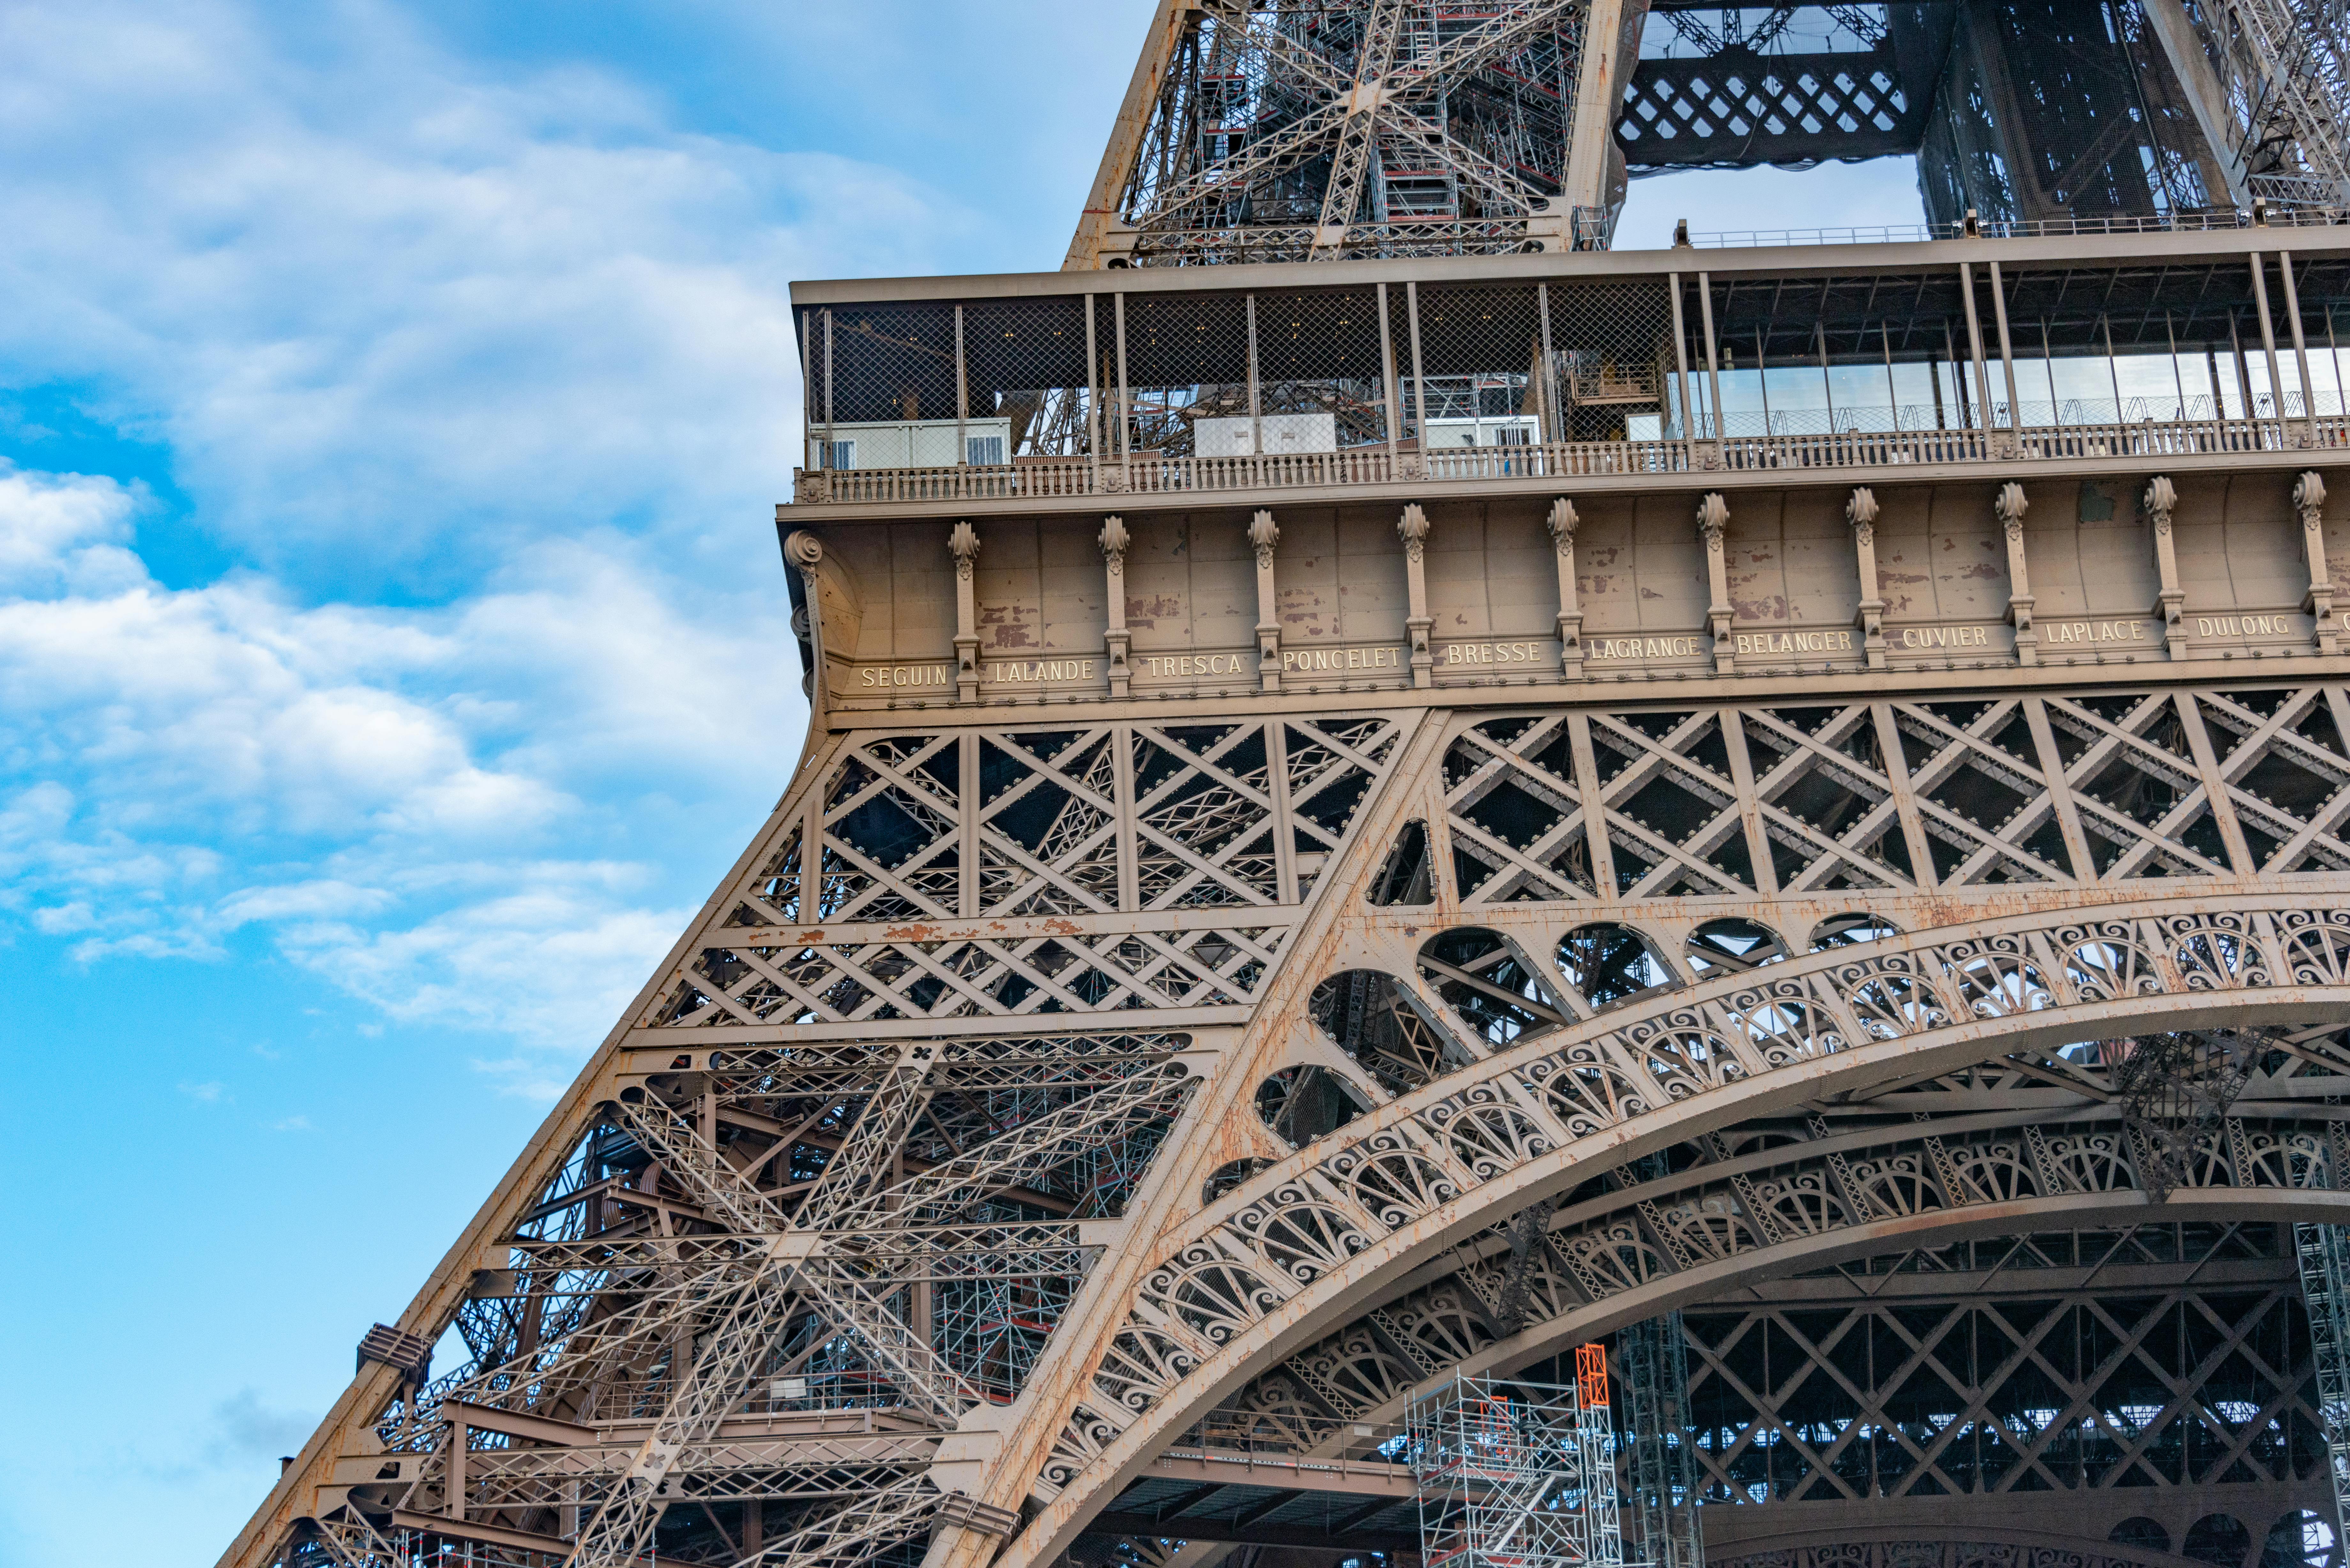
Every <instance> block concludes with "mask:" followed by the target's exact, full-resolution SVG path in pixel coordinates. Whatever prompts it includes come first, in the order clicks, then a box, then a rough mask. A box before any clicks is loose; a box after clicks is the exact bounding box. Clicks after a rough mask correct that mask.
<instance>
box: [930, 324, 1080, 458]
mask: <svg viewBox="0 0 2350 1568" xmlns="http://www.w3.org/2000/svg"><path fill="white" fill-rule="evenodd" d="M1085 300H1086V457H1087V472H1089V473H1090V474H1091V475H1092V482H1093V489H1094V491H1095V493H1100V490H1101V487H1102V483H1101V459H1102V433H1103V429H1104V427H1103V425H1102V406H1101V391H1102V389H1101V383H1102V375H1101V342H1100V337H1101V332H1100V329H1099V328H1098V327H1096V326H1095V324H1094V296H1092V295H1090V294H1089V295H1087V296H1085ZM957 371H958V373H960V371H961V367H960V366H958V367H957ZM1003 461H1004V462H1011V461H1012V454H1011V453H1010V452H1005V453H1004V454H1003Z"/></svg>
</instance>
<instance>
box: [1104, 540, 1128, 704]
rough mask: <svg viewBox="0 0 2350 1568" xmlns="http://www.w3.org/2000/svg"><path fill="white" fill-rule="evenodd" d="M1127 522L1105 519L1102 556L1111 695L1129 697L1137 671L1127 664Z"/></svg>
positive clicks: (1105, 638) (1105, 641) (1105, 637)
mask: <svg viewBox="0 0 2350 1568" xmlns="http://www.w3.org/2000/svg"><path fill="white" fill-rule="evenodd" d="M1130 542H1131V541H1130V536H1129V535H1128V533H1127V531H1126V522H1125V519H1123V518H1119V517H1106V518H1104V519H1103V520H1102V531H1101V553H1102V567H1103V571H1104V574H1105V575H1106V576H1107V578H1108V588H1107V603H1108V606H1109V626H1108V628H1107V630H1105V631H1104V632H1103V633H1102V641H1103V643H1104V644H1105V645H1106V646H1107V648H1108V649H1109V656H1108V659H1107V664H1108V668H1109V694H1110V695H1111V696H1112V697H1124V696H1126V695H1127V687H1128V682H1129V681H1130V680H1132V679H1133V672H1132V671H1131V670H1129V669H1128V666H1127V661H1126V645H1127V636H1126V546H1127V545H1128V543H1130Z"/></svg>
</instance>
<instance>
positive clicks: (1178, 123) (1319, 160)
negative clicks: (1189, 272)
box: [1066, 0, 1645, 269]
mask: <svg viewBox="0 0 2350 1568" xmlns="http://www.w3.org/2000/svg"><path fill="white" fill-rule="evenodd" d="M1626 3H1627V0H1468V3H1452V0H1440V3H1435V4H1431V3H1430V0H1305V3H1299V0H1231V3H1221V0H1159V9H1158V12H1157V14H1156V15H1155V16H1153V17H1152V19H1151V27H1150V35H1149V38H1148V40H1147V41H1146V42H1145V44H1144V46H1143V52H1142V59H1141V61H1140V63H1139V65H1138V66H1137V67H1135V73H1134V80H1133V82H1132V84H1131V85H1130V86H1129V87H1128V88H1127V95H1126V101H1125V103H1124V105H1123V106H1122V107H1121V108H1120V109H1119V112H1118V125H1117V127H1116V129H1115V130H1113V131H1112V133H1111V136H1110V142H1109V147H1108V150H1107V152H1106V154H1105V155H1104V157H1103V159H1102V165H1101V170H1100V171H1099V173H1098V174H1097V175H1096V176H1095V180H1094V188H1093V193H1092V195H1091V197H1090V198H1089V200H1088V201H1087V205H1086V213H1085V216H1084V219H1083V221H1082V222H1081V223H1079V225H1078V228H1077V234H1076V239H1075V240H1074V241H1073V242H1072V244H1070V247H1069V256H1068V261H1067V263H1066V265H1068V266H1069V267H1071V268H1073V269H1085V268H1092V267H1100V266H1116V265H1144V266H1166V265H1196V264H1206V263H1228V262H1236V261H1258V262H1268V261H1329V260H1336V259H1339V258H1342V257H1348V256H1395V255H1492V254H1507V253H1510V252H1514V251H1524V250H1564V249H1566V248H1568V247H1569V246H1570V245H1571V244H1574V243H1575V235H1576V233H1577V227H1576V225H1577V222H1578V216H1577V215H1578V213H1579V214H1580V222H1581V224H1582V233H1583V234H1584V236H1585V243H1586V244H1597V243H1599V242H1600V241H1601V240H1602V239H1603V238H1604V234H1605V223H1606V220H1607V210H1608V208H1609V207H1610V206H1611V205H1612V204H1613V201H1614V200H1615V199H1617V197H1618V196H1620V186H1621V182H1622V162H1621V160H1620V159H1615V160H1612V162H1613V171H1612V173H1611V168H1610V165H1611V158H1610V143H1609V140H1608V122H1609V110H1610V108H1611V106H1613V105H1614V104H1615V103H1616V102H1617V100H1618V99H1620V97H1621V93H1620V90H1618V88H1619V87H1620V78H1619V77H1618V75H1617V68H1616V67H1617V60H1616V57H1615V56H1616V52H1617V51H1616V49H1615V48H1614V47H1613V46H1614V45H1615V44H1616V42H1617V40H1618V39H1619V37H1620V36H1622V35H1623V34H1624V33H1625V28H1624V26H1623V21H1624V16H1625V8H1626ZM1630 3H1631V4H1633V5H1642V0H1630ZM1643 8H1645V7H1644V6H1643ZM1591 38H1597V39H1601V40H1605V41H1606V44H1607V47H1600V48H1597V49H1594V48H1590V47H1586V41H1587V40H1588V39H1591Z"/></svg>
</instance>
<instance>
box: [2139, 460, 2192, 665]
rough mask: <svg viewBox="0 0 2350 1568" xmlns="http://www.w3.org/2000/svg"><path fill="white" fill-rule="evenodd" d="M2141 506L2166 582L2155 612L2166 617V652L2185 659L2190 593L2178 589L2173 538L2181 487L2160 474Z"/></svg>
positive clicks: (2148, 484)
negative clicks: (2151, 526) (2152, 535)
mask: <svg viewBox="0 0 2350 1568" xmlns="http://www.w3.org/2000/svg"><path fill="white" fill-rule="evenodd" d="M2142 505H2143V506H2144V508H2145V511H2146V518H2147V522H2148V523H2149V524H2152V525H2153V527H2154V569H2155V573H2156V575H2157V576H2159V577H2160V578H2161V579H2162V587H2161V589H2160V591H2159V592H2158V593H2157V594H2156V595H2155V598H2154V613H2155V614H2157V615H2158V616H2160V617H2161V618H2162V651H2163V653H2164V655H2165V656H2166V657H2168V658H2170V659H2185V658H2187V657H2189V652H2188V646H2187V590H2186V589H2185V588H2182V587H2179V586H2178V546H2177V545H2176V543H2175V542H2174V541H2173V540H2172V538H2171V536H2170V514H2172V513H2173V512H2174V511H2176V510H2178V486H2177V485H2175V484H2173V483H2170V476H2169V475H2168V474H2167V473H2158V474H2156V475H2155V476H2154V477H2153V478H2152V479H2149V480H2147V482H2146V498H2145V500H2144V502H2143V503H2142Z"/></svg>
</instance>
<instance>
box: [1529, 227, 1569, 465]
mask: <svg viewBox="0 0 2350 1568" xmlns="http://www.w3.org/2000/svg"><path fill="white" fill-rule="evenodd" d="M1572 221H1573V218H1572V215H1570V217H1569V222H1572ZM1567 243H1568V244H1573V243H1574V241H1573V239H1572V238H1571V237H1570V239H1569V240H1568V242H1567ZM1534 300H1535V303H1536V304H1538V305H1539V306H1541V307H1542V376H1541V377H1540V379H1538V380H1537V382H1536V383H1535V384H1536V387H1537V389H1539V390H1540V392H1541V393H1542V403H1543V406H1542V416H1543V419H1542V427H1543V440H1544V441H1565V440H1566V439H1567V433H1566V424H1565V419H1564V418H1563V414H1564V411H1565V410H1561V409H1560V408H1559V406H1558V366H1557V364H1556V362H1555V360H1554V359H1553V358H1551V348H1550V285H1548V284H1546V283H1538V284H1536V285H1534Z"/></svg>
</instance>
